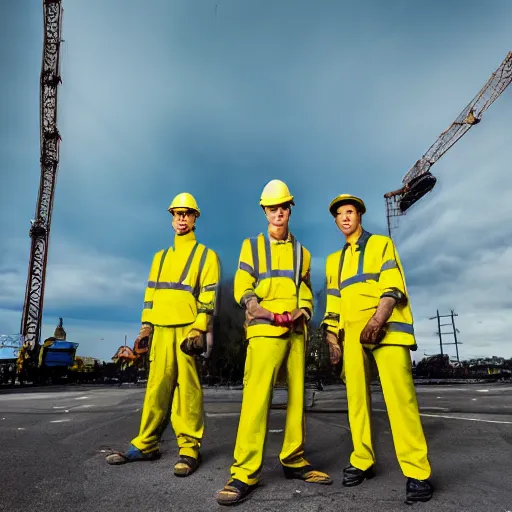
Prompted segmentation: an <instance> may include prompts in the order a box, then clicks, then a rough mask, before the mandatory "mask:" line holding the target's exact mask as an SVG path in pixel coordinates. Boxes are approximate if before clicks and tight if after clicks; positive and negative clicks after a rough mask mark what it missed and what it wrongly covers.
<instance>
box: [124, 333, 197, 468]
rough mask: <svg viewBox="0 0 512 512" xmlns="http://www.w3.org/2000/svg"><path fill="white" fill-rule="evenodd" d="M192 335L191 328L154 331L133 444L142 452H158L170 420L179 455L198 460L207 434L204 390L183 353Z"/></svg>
mask: <svg viewBox="0 0 512 512" xmlns="http://www.w3.org/2000/svg"><path fill="white" fill-rule="evenodd" d="M189 331H190V326H185V327H155V328H154V333H153V338H152V341H151V352H150V366H149V376H148V384H147V388H146V396H145V397H144V406H143V409H142V417H141V422H140V430H139V435H138V436H137V437H136V438H135V439H133V441H132V444H133V445H134V446H135V447H136V448H138V449H139V450H141V451H143V452H152V451H155V450H157V449H158V448H159V442H160V438H161V436H162V434H163V433H164V430H165V429H166V427H167V425H168V422H169V417H170V419H171V423H172V427H173V429H174V433H175V435H176V439H177V442H178V447H179V453H180V455H188V456H190V457H194V458H197V457H198V453H199V448H200V447H201V440H202V437H203V431H204V416H203V389H202V387H201V384H200V381H199V376H198V373H197V368H196V364H195V360H194V358H193V357H192V356H188V355H187V354H185V353H183V352H182V350H181V349H180V343H181V342H182V341H183V339H184V338H185V336H186V335H187V333H188V332H189ZM175 390H176V393H175ZM171 408H172V409H171ZM171 411H172V413H171Z"/></svg>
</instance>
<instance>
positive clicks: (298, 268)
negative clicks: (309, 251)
mask: <svg viewBox="0 0 512 512" xmlns="http://www.w3.org/2000/svg"><path fill="white" fill-rule="evenodd" d="M292 241H293V253H294V256H295V258H294V261H293V263H294V265H293V270H294V274H295V277H294V280H295V286H296V287H297V297H298V296H299V287H300V282H301V279H302V245H301V243H300V242H299V241H298V240H296V239H295V237H293V236H292Z"/></svg>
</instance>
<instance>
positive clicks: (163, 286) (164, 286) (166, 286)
mask: <svg viewBox="0 0 512 512" xmlns="http://www.w3.org/2000/svg"><path fill="white" fill-rule="evenodd" d="M148 288H154V289H155V290H183V291H185V292H190V293H192V292H193V291H194V289H193V288H192V286H190V285H188V284H183V283H176V282H173V281H163V282H160V283H155V281H149V282H148Z"/></svg>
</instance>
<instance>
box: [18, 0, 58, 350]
mask: <svg viewBox="0 0 512 512" xmlns="http://www.w3.org/2000/svg"><path fill="white" fill-rule="evenodd" d="M43 19H44V44H43V59H42V65H41V80H40V140H41V142H40V144H41V178H40V183H39V193H38V198H37V206H36V212H35V219H34V220H32V221H31V227H30V232H29V234H30V238H31V248H30V263H29V267H28V278H27V286H26V291H25V302H24V306H23V316H22V320H21V334H22V335H23V339H24V341H27V342H29V343H30V346H31V348H32V349H33V348H35V346H36V345H38V344H39V340H40V336H41V320H42V313H43V299H44V286H45V279H46V262H47V259H48V244H49V240H50V226H51V221H52V210H53V197H54V192H55V183H56V179H57V168H58V164H59V142H60V135H59V132H58V130H57V89H58V86H59V84H60V83H61V78H60V45H61V23H62V4H61V0H43Z"/></svg>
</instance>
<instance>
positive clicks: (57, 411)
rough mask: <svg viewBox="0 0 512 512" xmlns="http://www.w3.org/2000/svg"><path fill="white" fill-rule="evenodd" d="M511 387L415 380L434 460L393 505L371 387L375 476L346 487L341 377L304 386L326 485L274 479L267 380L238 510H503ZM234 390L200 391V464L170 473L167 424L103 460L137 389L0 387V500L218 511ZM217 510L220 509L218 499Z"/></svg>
mask: <svg viewBox="0 0 512 512" xmlns="http://www.w3.org/2000/svg"><path fill="white" fill-rule="evenodd" d="M511 392H512V386H511V385H510V384H474V385H457V386H455V385H454V386H449V385H448V386H446V385H444V386H418V387H417V393H418V397H419V402H420V408H421V414H422V421H423V425H424V429H425V433H426V437H427V441H428V444H429V450H430V455H429V456H430V460H431V463H432V468H433V478H432V481H433V483H434V485H435V487H436V493H435V495H434V498H433V499H432V500H431V501H430V502H428V503H421V504H420V503H418V504H414V505H412V506H409V505H406V504H404V498H405V478H404V477H403V475H402V474H401V472H400V468H399V466H398V463H397V461H396V457H395V454H394V449H393V442H392V436H391V433H390V428H389V422H388V419H387V415H386V412H385V405H384V402H383V398H382V394H381V392H380V390H379V389H378V387H375V389H374V393H373V397H374V398H373V401H374V414H373V422H374V423H373V424H374V438H375V449H376V452H377V456H378V461H377V471H378V476H377V478H374V479H373V480H370V481H366V482H364V483H363V484H362V485H361V486H358V487H355V488H350V489H347V488H344V487H343V486H342V485H341V480H342V469H343V467H344V465H345V464H346V463H347V460H348V457H349V454H350V451H351V447H352V444H351V440H350V431H349V428H348V423H347V414H346V395H345V391H344V388H343V387H342V386H336V387H328V388H326V389H325V390H324V391H312V390H308V391H307V394H308V398H307V402H308V412H307V441H306V452H307V457H308V458H309V460H310V462H312V463H313V464H314V465H315V466H317V467H318V468H319V469H322V470H324V471H327V472H328V473H330V474H331V476H332V477H333V479H334V484H333V485H331V486H320V485H314V484H306V483H303V482H299V481H290V480H285V479H284V477H283V474H282V471H281V469H280V467H279V461H278V458H277V457H278V454H279V451H280V447H281V443H282V439H283V428H284V420H285V411H284V410H283V409H280V408H279V407H280V406H282V405H283V404H284V403H285V402H286V392H285V391H284V390H276V392H275V395H274V405H275V407H276V408H274V409H273V410H272V411H271V414H270V418H269V425H268V442H267V448H266V453H265V463H264V467H263V472H262V479H261V486H260V487H259V488H258V489H256V490H255V491H254V493H253V495H252V497H251V498H250V499H249V500H247V501H246V502H245V503H243V504H240V505H239V506H237V507H236V510H240V511H256V510H257V511H278V512H285V511H294V512H296V511H331V510H332V511H343V510H347V511H363V510H364V511H365V512H370V511H376V512H387V511H396V510H402V509H403V510H410V508H409V507H412V508H413V509H415V510H418V511H419V510H421V511H425V512H432V511H435V512H440V511H442V512H449V511H457V512H466V511H467V512H473V511H475V512H489V511H493V512H494V511H497V512H507V511H509V512H510V511H512V486H511V485H510V481H511V479H510V475H511V467H510V466H511V463H510V460H511V456H510V454H511V443H512V399H511V396H512V394H511ZM241 394H242V392H241V390H226V389H205V402H206V403H205V410H206V432H205V437H204V442H203V448H202V455H203V464H202V465H201V467H200V469H199V470H198V471H197V472H196V473H194V474H193V475H191V476H190V477H188V478H176V477H175V476H174V475H173V471H172V468H173V465H174V462H175V459H176V456H177V449H176V444H175V438H174V435H173V431H172V429H171V428H170V427H169V428H168V429H167V430H166V432H165V434H164V437H163V441H162V445H161V450H162V458H161V459H160V460H157V461H154V462H139V463H132V464H126V465H123V466H109V465H108V464H107V463H106V461H105V456H106V455H107V454H108V453H109V452H110V450H111V449H114V450H118V449H125V448H126V447H127V446H128V444H129V442H130V440H131V439H132V438H133V437H134V436H135V435H136V433H137V431H138V423H139V419H140V409H141V405H142V399H143V395H144V388H138V387H136V386H123V387H121V388H119V387H117V386H112V387H108V386H65V387H48V388H38V389H30V390H23V391H21V390H6V391H2V392H0V450H1V453H2V465H1V468H2V469H1V470H0V490H1V492H0V510H2V511H3V510H5V511H9V512H21V511H23V512H25V511H27V510H38V511H40V512H45V511H52V512H54V511H59V512H60V511H62V512H67V511H70V512H71V511H75V510H77V511H78V510H80V511H84V510H86V511H88V512H96V511H98V512H100V511H101V512H110V511H115V512H119V511H128V512H132V511H148V512H159V511H166V512H167V511H190V512H193V511H194V512H195V511H197V512H203V511H212V510H226V508H225V507H220V506H218V505H217V503H216V502H215V492H216V491H217V490H218V489H220V488H222V486H223V485H224V483H225V482H226V480H227V479H228V477H229V466H230V464H231V462H232V460H233V445H234V441H235V436H236V429H237V426H238V415H239V411H240V401H241ZM227 510H230V509H229V508H228V509H227Z"/></svg>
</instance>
